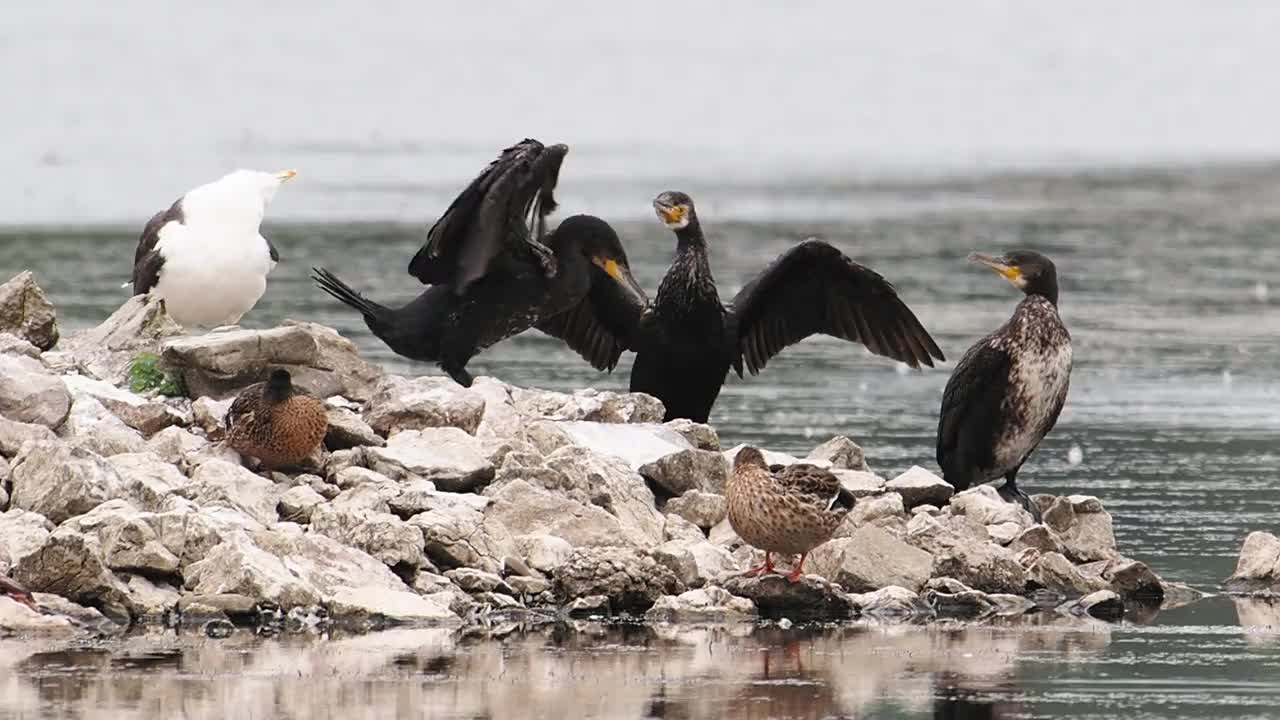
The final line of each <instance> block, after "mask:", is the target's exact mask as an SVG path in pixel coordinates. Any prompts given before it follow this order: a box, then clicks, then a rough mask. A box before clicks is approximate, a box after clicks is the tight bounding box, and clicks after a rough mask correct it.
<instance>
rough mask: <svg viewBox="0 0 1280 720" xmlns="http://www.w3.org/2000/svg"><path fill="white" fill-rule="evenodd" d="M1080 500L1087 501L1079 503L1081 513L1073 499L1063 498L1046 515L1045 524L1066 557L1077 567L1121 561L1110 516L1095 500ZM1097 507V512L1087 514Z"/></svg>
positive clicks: (1086, 498)
mask: <svg viewBox="0 0 1280 720" xmlns="http://www.w3.org/2000/svg"><path fill="white" fill-rule="evenodd" d="M1077 497H1080V498H1084V500H1082V501H1081V502H1080V503H1079V504H1080V507H1081V510H1079V511H1077V510H1076V509H1075V505H1076V503H1075V502H1073V501H1072V499H1071V498H1066V497H1060V498H1058V499H1056V500H1055V501H1054V502H1053V504H1052V505H1050V506H1049V509H1048V510H1046V511H1045V512H1044V515H1043V517H1044V524H1045V525H1047V526H1048V527H1049V529H1050V530H1052V531H1053V532H1054V534H1055V536H1056V537H1057V540H1058V542H1059V543H1061V545H1062V547H1063V549H1064V550H1065V551H1066V555H1067V557H1068V558H1070V559H1071V560H1072V561H1074V562H1077V563H1087V562H1095V561H1098V560H1111V559H1114V558H1116V557H1119V553H1117V552H1116V537H1115V531H1114V529H1113V528H1112V523H1111V514H1110V513H1107V512H1105V511H1103V510H1102V509H1101V507H1102V506H1101V504H1099V503H1097V501H1096V498H1090V497H1087V496H1077ZM1090 501H1092V502H1090ZM1094 507H1096V508H1098V509H1097V510H1094V511H1086V510H1089V509H1091V508H1094Z"/></svg>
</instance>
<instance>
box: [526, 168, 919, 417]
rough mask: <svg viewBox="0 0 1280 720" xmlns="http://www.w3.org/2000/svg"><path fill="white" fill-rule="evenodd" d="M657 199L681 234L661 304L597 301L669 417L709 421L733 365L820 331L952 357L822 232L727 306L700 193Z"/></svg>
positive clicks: (903, 356)
mask: <svg viewBox="0 0 1280 720" xmlns="http://www.w3.org/2000/svg"><path fill="white" fill-rule="evenodd" d="M653 206H654V209H655V210H656V212H657V214H658V218H659V219H660V220H662V222H663V223H664V224H665V225H666V226H667V227H668V228H670V229H672V230H673V231H675V235H676V257H675V261H674V262H672V264H671V269H670V270H668V271H667V274H666V276H665V277H664V278H663V279H662V283H661V284H660V285H659V286H658V295H657V298H656V299H655V300H654V301H653V304H652V305H651V306H648V307H647V308H645V309H644V310H643V312H641V313H637V312H636V310H635V308H626V307H620V306H616V305H615V306H605V305H602V304H601V302H600V300H601V299H599V298H590V300H591V301H592V302H593V303H594V307H593V309H592V311H593V312H594V313H595V314H596V315H597V316H600V317H605V318H610V319H611V320H610V323H609V324H610V327H612V328H613V329H614V330H613V332H614V333H615V334H618V335H621V336H622V337H623V338H624V339H625V346H626V349H630V350H634V351H635V353H636V359H635V364H634V365H633V366H632V369H631V391H632V392H644V393H648V394H650V395H653V396H655V397H657V398H658V399H659V400H661V401H662V402H663V404H664V405H665V406H666V409H667V414H666V419H667V420H673V419H676V418H688V419H689V420H693V421H694V422H706V421H707V418H708V416H709V415H710V414H711V407H712V406H713V405H714V404H715V401H716V397H718V396H719V394H720V387H721V386H722V385H723V384H724V381H725V376H726V375H728V372H729V368H730V367H732V368H734V369H735V370H736V371H737V373H738V377H742V371H743V367H744V366H745V368H746V370H747V371H748V372H750V373H751V374H752V375H755V374H757V373H759V372H760V371H761V370H762V369H764V366H765V364H766V363H768V362H769V360H770V359H771V358H772V357H773V356H774V355H777V354H778V353H779V352H781V351H782V349H783V348H785V347H787V346H788V345H792V344H794V343H797V342H800V341H801V340H803V339H804V338H807V337H809V336H810V335H814V334H818V333H825V334H827V335H832V336H835V337H838V338H843V339H845V340H851V341H854V342H860V343H862V344H863V345H865V346H866V347H867V349H869V350H870V351H871V352H873V353H875V354H877V355H883V356H886V357H889V358H893V359H894V360H899V361H901V362H904V363H907V364H908V365H910V366H911V367H913V368H917V367H919V366H920V365H922V364H923V365H928V366H929V367H933V359H932V358H936V359H938V360H942V359H944V358H943V355H942V351H941V350H939V349H938V346H937V344H936V343H934V341H933V338H931V337H930V336H929V333H928V331H926V330H925V329H924V326H922V325H921V324H920V321H919V320H917V319H916V316H915V315H914V314H913V313H912V312H911V310H910V308H908V307H907V305H906V303H904V302H902V300H901V299H900V298H899V297H898V294H897V292H896V291H895V290H894V288H893V285H891V284H890V283H889V281H887V280H885V279H884V278H883V277H881V276H880V275H879V274H878V273H876V272H875V271H873V270H871V269H869V268H866V267H863V266H862V265H859V264H857V263H855V262H853V261H852V260H850V259H849V258H848V257H846V256H845V255H844V254H843V253H842V252H840V251H839V250H838V249H836V248H835V247H833V246H832V245H830V244H828V243H826V242H823V241H821V240H806V241H804V242H802V243H800V244H798V245H796V246H795V247H793V248H791V249H790V250H787V251H786V252H784V253H782V255H780V256H779V257H778V259H777V260H775V261H774V262H773V263H772V264H771V265H769V266H768V267H767V268H765V269H764V270H763V271H761V272H760V274H759V275H757V276H756V277H755V278H754V279H753V280H752V281H751V282H749V283H747V284H746V286H745V287H743V288H742V290H741V291H739V292H738V294H737V295H736V296H735V297H734V299H733V302H732V303H731V305H730V306H729V307H728V308H726V307H724V306H723V305H722V304H721V303H720V295H719V293H718V292H717V290H716V283H715V279H714V278H713V277H712V275H711V264H710V262H709V260H708V258H707V241H706V239H705V238H704V237H703V234H702V226H701V225H700V224H699V222H698V216H697V212H696V211H695V209H694V206H693V200H692V199H691V198H690V197H689V196H688V195H686V194H684V193H682V192H664V193H662V194H661V195H659V196H658V197H657V198H656V199H655V200H654V201H653ZM619 328H621V329H619ZM552 334H556V335H558V336H560V337H562V338H564V339H565V340H566V342H568V343H569V345H570V346H571V347H573V348H574V349H575V350H577V351H578V352H579V353H581V354H582V355H583V357H586V358H587V359H588V360H589V361H591V362H592V364H593V365H595V366H596V367H597V368H599V369H604V368H605V367H609V368H612V365H610V364H608V363H600V362H598V361H599V360H600V359H601V356H600V355H599V354H594V353H595V345H593V344H591V343H590V342H584V339H583V338H582V337H577V336H573V335H566V334H560V333H554V332H553V333H552ZM613 362H616V357H615V358H613Z"/></svg>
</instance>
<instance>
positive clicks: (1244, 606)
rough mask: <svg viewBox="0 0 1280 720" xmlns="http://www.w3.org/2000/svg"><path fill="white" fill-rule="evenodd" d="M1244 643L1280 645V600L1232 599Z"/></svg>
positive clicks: (1258, 598)
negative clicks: (1238, 617) (1242, 632)
mask: <svg viewBox="0 0 1280 720" xmlns="http://www.w3.org/2000/svg"><path fill="white" fill-rule="evenodd" d="M1231 601H1232V602H1233V603H1235V606H1236V613H1237V614H1239V616H1240V628H1241V629H1242V630H1243V631H1244V639H1245V642H1247V643H1249V644H1250V645H1259V646H1263V645H1280V598H1274V597H1272V598H1266V597H1232V598H1231Z"/></svg>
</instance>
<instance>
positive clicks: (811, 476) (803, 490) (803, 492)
mask: <svg viewBox="0 0 1280 720" xmlns="http://www.w3.org/2000/svg"><path fill="white" fill-rule="evenodd" d="M725 495H726V497H727V499H728V502H729V524H730V525H732V526H733V529H734V531H736V532H737V533H738V535H739V536H740V537H741V538H742V539H743V540H745V541H746V542H747V543H748V544H749V545H752V546H753V547H757V548H760V549H761V550H764V564H763V565H760V566H759V567H755V568H752V569H751V570H748V571H747V573H746V574H747V576H748V577H754V576H756V575H760V574H762V573H769V572H775V570H774V567H773V553H783V554H787V555H799V556H800V561H799V562H797V563H796V565H795V568H794V569H793V570H792V571H791V573H790V574H789V575H787V579H788V580H790V581H791V582H796V581H798V580H799V579H800V574H801V568H803V566H804V559H805V557H806V556H808V554H809V551H810V550H812V549H814V548H815V547H817V546H819V545H821V544H822V543H824V542H826V541H827V540H830V539H831V535H832V534H833V533H835V531H836V528H837V527H839V525H840V522H841V521H842V520H844V516H845V515H847V514H848V513H849V511H850V510H851V509H853V503H854V499H853V495H851V494H850V493H849V491H848V490H845V489H844V488H843V487H841V485H840V480H839V479H838V478H836V476H835V475H833V474H831V473H830V472H828V471H827V470H824V469H823V468H820V467H817V466H816V465H809V464H805V463H798V464H795V465H788V466H786V467H778V468H776V469H773V470H771V469H770V468H769V464H768V463H766V462H765V460H764V455H763V454H761V453H760V451H759V450H757V449H756V448H753V447H751V446H746V447H744V448H742V449H741V450H740V451H738V455H737V457H736V458H734V461H733V473H732V474H731V475H730V476H729V481H728V483H727V484H726V485H725Z"/></svg>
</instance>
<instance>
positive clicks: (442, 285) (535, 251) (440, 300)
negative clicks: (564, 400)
mask: <svg viewBox="0 0 1280 720" xmlns="http://www.w3.org/2000/svg"><path fill="white" fill-rule="evenodd" d="M567 151H568V148H567V147H566V146H564V145H552V146H550V147H547V146H544V145H543V144H542V143H540V142H538V141H536V140H524V141H522V142H521V143H518V144H517V145H515V146H513V147H510V148H507V149H506V150H504V151H503V153H502V155H501V156H500V157H499V158H498V159H497V160H495V161H494V162H493V163H491V164H490V165H489V166H488V167H487V168H486V169H485V171H484V172H483V173H481V174H480V176H479V177H477V178H476V179H475V180H474V181H473V182H472V183H471V184H470V185H469V186H468V187H467V188H466V189H465V190H463V191H462V194H460V195H459V196H458V198H457V199H456V200H454V201H453V203H452V204H451V205H450V206H449V208H448V209H447V210H446V211H445V213H444V214H443V215H442V216H441V218H440V219H439V220H438V221H437V222H436V223H435V225H433V226H432V228H431V230H430V231H429V232H428V235H427V243H426V245H425V246H424V247H423V248H422V249H421V250H419V251H418V253H417V254H416V255H414V257H413V260H412V261H411V262H410V264H409V273H410V274H411V275H413V276H414V277H416V278H418V279H419V280H421V281H422V282H424V283H428V284H431V287H430V288H428V289H427V290H426V291H425V292H423V293H422V294H421V295H419V296H418V297H417V298H415V299H414V300H412V301H410V302H409V303H408V304H407V305H405V306H403V307H400V308H388V307H385V306H383V305H379V304H377V303H375V302H373V301H371V300H368V299H366V298H365V297H364V296H363V295H361V294H360V293H358V292H356V291H355V290H353V289H352V288H351V287H350V286H348V285H347V284H346V283H344V282H343V281H341V280H339V279H338V278H337V277H336V276H335V275H333V274H332V273H330V272H328V271H327V270H325V269H323V268H313V270H314V273H313V275H312V278H313V279H314V280H315V282H316V283H317V284H318V285H319V286H320V287H321V288H322V289H324V290H325V292H328V293H329V294H330V295H332V296H334V297H335V298H337V299H339V300H341V301H342V302H344V303H346V304H347V305H349V306H351V307H353V308H355V309H356V310H359V311H360V313H361V314H362V315H364V320H365V324H366V325H368V326H369V330H371V331H372V332H373V334H374V335H376V336H378V338H380V339H381V340H382V341H383V342H384V343H386V344H387V346H388V347H390V348H391V349H392V350H393V351H395V352H396V353H397V354H399V355H403V356H405V357H407V358H411V359H413V360H421V361H425V362H436V363H439V365H440V367H441V368H442V369H443V370H444V371H445V372H446V373H448V374H449V376H450V377H452V378H453V379H454V380H455V381H456V382H457V383H458V384H460V385H463V386H466V387H470V385H471V382H472V377H471V375H470V373H468V372H467V370H466V365H467V362H468V361H469V360H470V359H471V358H472V357H473V356H474V355H476V354H477V353H478V352H480V351H481V350H483V349H484V348H487V347H489V346H490V345H493V344H494V343H497V342H498V341H500V340H503V339H506V338H508V337H511V336H512V335H515V334H517V333H520V332H523V331H524V330H527V329H528V328H530V327H532V326H533V325H534V323H536V322H538V321H539V320H542V319H546V318H551V317H553V316H556V315H559V314H561V313H564V312H565V311H570V310H573V309H574V308H575V307H576V306H578V305H579V304H580V303H581V301H582V300H583V299H584V298H585V297H587V296H588V295H593V296H596V297H600V298H605V299H606V300H607V301H609V302H613V303H618V304H621V305H624V306H625V305H627V304H628V303H631V304H635V303H643V297H644V291H643V290H642V289H640V287H639V286H638V285H637V284H636V282H635V280H634V279H633V278H632V277H631V270H630V266H629V265H628V263H627V255H626V251H624V250H623V248H622V243H621V241H619V239H618V235H617V233H615V232H614V231H613V228H611V227H610V226H609V224H608V223H606V222H605V221H603V220H601V219H599V218H597V217H592V216H590V215H575V216H573V217H569V218H566V219H565V220H564V222H562V223H560V225H559V227H557V228H556V229H555V230H553V231H552V232H550V233H547V234H544V233H543V229H544V223H545V218H546V216H547V215H548V214H550V213H551V212H552V211H553V210H554V209H555V207H556V203H555V200H554V197H553V196H552V190H553V189H554V187H555V180H556V176H557V175H558V173H559V168H560V162H561V160H563V158H564V155H565V153H566V152H567ZM605 286H607V287H605ZM628 296H634V297H635V299H634V300H631V301H628V300H627V299H626V298H627V297H628ZM602 301H604V300H602Z"/></svg>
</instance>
